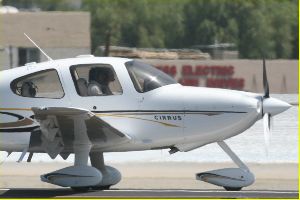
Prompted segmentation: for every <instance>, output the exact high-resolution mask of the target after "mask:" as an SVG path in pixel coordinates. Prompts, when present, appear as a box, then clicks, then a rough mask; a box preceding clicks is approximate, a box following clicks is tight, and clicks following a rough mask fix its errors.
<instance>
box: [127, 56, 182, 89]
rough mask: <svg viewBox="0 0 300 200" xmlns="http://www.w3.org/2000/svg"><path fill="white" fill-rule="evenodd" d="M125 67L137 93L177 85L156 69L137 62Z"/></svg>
mask: <svg viewBox="0 0 300 200" xmlns="http://www.w3.org/2000/svg"><path fill="white" fill-rule="evenodd" d="M125 66H126V68H127V70H128V73H129V75H130V78H131V80H132V82H133V84H134V87H135V89H136V91H138V92H140V93H144V92H148V91H151V90H154V89H156V88H159V87H162V86H165V85H170V84H176V83H177V82H176V81H175V80H174V79H173V78H172V77H170V76H169V75H167V74H165V73H163V72H162V71H160V70H158V69H156V68H155V67H152V66H151V65H148V64H145V63H142V62H139V61H136V60H133V61H129V62H126V63H125Z"/></svg>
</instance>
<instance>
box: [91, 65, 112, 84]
mask: <svg viewBox="0 0 300 200" xmlns="http://www.w3.org/2000/svg"><path fill="white" fill-rule="evenodd" d="M89 81H90V82H91V81H96V82H97V83H99V84H100V85H105V86H108V84H109V83H110V82H111V81H114V74H113V72H112V71H111V69H109V68H105V67H103V68H98V67H95V68H92V69H91V70H90V73H89Z"/></svg>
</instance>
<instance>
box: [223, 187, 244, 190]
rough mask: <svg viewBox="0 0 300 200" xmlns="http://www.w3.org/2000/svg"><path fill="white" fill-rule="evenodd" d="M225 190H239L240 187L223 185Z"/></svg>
mask: <svg viewBox="0 0 300 200" xmlns="http://www.w3.org/2000/svg"><path fill="white" fill-rule="evenodd" d="M224 189H225V190H226V191H241V190H242V187H224Z"/></svg>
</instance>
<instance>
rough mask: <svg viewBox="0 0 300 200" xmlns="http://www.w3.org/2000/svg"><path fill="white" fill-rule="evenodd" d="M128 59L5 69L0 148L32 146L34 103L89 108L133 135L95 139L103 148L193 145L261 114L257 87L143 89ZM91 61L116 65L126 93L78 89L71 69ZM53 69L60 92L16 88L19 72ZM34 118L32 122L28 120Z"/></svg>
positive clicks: (239, 129) (231, 130) (210, 140)
mask: <svg viewBox="0 0 300 200" xmlns="http://www.w3.org/2000/svg"><path fill="white" fill-rule="evenodd" d="M128 61H130V60H129V59H121V58H95V57H91V58H73V59H63V60H55V61H48V62H44V63H39V64H31V65H27V66H24V67H19V68H15V69H11V70H6V71H2V72H0V76H1V79H0V82H1V84H0V85H1V88H0V93H1V94H2V98H1V108H0V109H1V133H0V134H1V140H0V150H2V151H22V150H23V149H24V148H25V147H26V146H28V145H29V147H30V146H32V145H30V143H33V142H36V141H33V140H36V139H35V138H34V137H33V133H32V131H33V130H34V128H36V127H38V126H39V124H38V122H36V121H35V120H34V119H32V118H34V117H33V112H32V110H31V108H32V107H75V108H82V109H86V110H89V111H91V112H92V113H94V114H95V115H96V116H97V117H99V118H101V119H102V120H104V121H106V122H107V123H109V124H110V125H111V126H112V127H114V128H116V129H117V130H119V131H120V132H122V133H124V134H127V135H128V136H129V137H131V138H132V140H131V141H130V142H128V143H123V144H119V145H114V144H108V145H106V146H103V145H100V144H97V143H93V149H92V150H95V151H102V152H107V151H134V150H149V149H162V148H171V147H176V148H177V149H178V150H180V151H189V150H192V149H195V148H198V147H200V146H203V145H205V144H209V143H213V142H217V141H222V140H225V139H226V138H230V137H232V136H235V135H237V134H239V133H242V132H243V131H244V130H246V129H248V128H249V127H251V126H252V125H253V124H254V123H255V122H256V121H257V120H259V119H261V118H262V105H261V103H260V102H261V99H260V98H261V97H260V96H259V95H258V94H254V93H248V92H242V91H233V90H225V89H213V88H201V87H188V86H182V85H180V84H168V85H165V86H162V87H158V88H156V89H153V90H151V91H148V92H144V93H141V92H138V91H137V90H136V88H135V86H134V84H133V83H132V80H131V78H130V76H129V74H128V71H127V69H126V67H125V64H124V63H126V62H128ZM87 64H88V65H95V64H105V65H110V66H112V67H113V69H114V70H115V73H116V75H117V77H118V80H119V82H120V85H121V87H122V94H117V95H109V96H80V95H78V91H77V90H76V87H75V86H74V78H73V77H72V75H71V70H70V69H71V67H72V66H79V65H87ZM50 69H51V70H54V71H56V72H57V75H58V78H59V81H60V84H61V87H62V92H63V95H61V97H60V98H31V97H24V96H22V95H17V94H16V93H15V92H14V91H13V89H12V87H13V86H12V83H13V82H14V81H15V80H16V79H18V78H19V77H26V76H30V74H35V73H38V72H40V71H47V70H50ZM30 120H32V123H29V121H30ZM24 121H25V122H26V121H27V122H28V123H27V124H26V123H24ZM33 146H34V147H33ZM33 146H32V150H34V152H43V150H42V149H39V147H38V145H33ZM29 151H30V148H29Z"/></svg>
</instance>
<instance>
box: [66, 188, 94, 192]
mask: <svg viewBox="0 0 300 200" xmlns="http://www.w3.org/2000/svg"><path fill="white" fill-rule="evenodd" d="M71 189H72V190H73V191H74V192H80V193H82V192H88V191H89V189H90V187H71Z"/></svg>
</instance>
